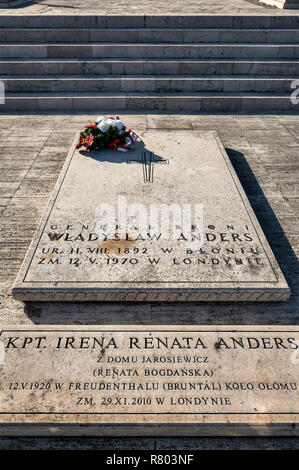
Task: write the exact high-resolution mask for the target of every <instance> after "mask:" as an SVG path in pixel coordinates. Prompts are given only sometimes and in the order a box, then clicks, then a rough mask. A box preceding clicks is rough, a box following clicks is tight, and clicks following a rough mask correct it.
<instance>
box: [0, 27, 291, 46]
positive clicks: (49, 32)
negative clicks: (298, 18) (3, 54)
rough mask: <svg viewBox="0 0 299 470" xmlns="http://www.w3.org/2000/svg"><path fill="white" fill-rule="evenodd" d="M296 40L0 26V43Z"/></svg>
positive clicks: (227, 32) (259, 33)
mask: <svg viewBox="0 0 299 470" xmlns="http://www.w3.org/2000/svg"><path fill="white" fill-rule="evenodd" d="M93 42H98V43H103V42H118V43H120V42H124V43H134V42H137V43H144V44H145V43H177V44H182V43H206V42H212V43H222V44H225V43H237V44H238V43H267V44H285V43H290V44H293V43H296V42H297V43H298V42H299V31H298V30H297V29H269V30H267V29H76V30H74V29H53V28H51V29H50V28H45V29H28V28H27V29H25V28H23V29H17V28H11V29H2V30H1V29H0V43H11V44H26V43H32V44H34V43H48V44H49V43H51V44H52V43H54V44H55V43H70V44H74V43H93Z"/></svg>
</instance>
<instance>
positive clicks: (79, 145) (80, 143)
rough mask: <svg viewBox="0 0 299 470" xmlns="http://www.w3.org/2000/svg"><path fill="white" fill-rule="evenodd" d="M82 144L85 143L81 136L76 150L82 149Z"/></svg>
mask: <svg viewBox="0 0 299 470" xmlns="http://www.w3.org/2000/svg"><path fill="white" fill-rule="evenodd" d="M82 142H83V139H82V137H81V135H80V138H79V142H78V143H77V145H76V149H78V148H80V147H81V145H82Z"/></svg>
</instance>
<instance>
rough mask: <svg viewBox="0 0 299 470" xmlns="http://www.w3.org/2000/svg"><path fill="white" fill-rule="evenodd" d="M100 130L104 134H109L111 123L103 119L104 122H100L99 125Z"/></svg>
mask: <svg viewBox="0 0 299 470" xmlns="http://www.w3.org/2000/svg"><path fill="white" fill-rule="evenodd" d="M98 129H100V131H102V132H104V133H105V132H107V131H108V129H109V123H108V121H106V120H105V119H102V121H101V122H100V124H99V125H98Z"/></svg>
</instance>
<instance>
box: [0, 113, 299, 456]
mask: <svg viewBox="0 0 299 470" xmlns="http://www.w3.org/2000/svg"><path fill="white" fill-rule="evenodd" d="M97 114H101V113H100V112H99V113H97ZM92 118H94V116H93V115H92V114H90V115H88V116H87V115H82V114H77V115H66V114H45V115H36V114H31V115H26V114H19V115H5V116H0V136H1V147H0V325H4V324H28V325H29V324H65V325H68V324H144V325H146V324H294V325H295V324H299V309H298V303H299V302H298V301H299V282H298V277H299V268H298V266H299V265H298V254H299V183H298V170H299V139H298V135H299V117H298V116H290V115H275V116H274V115H248V116H247V115H216V114H215V115H211V114H209V115H192V114H190V115H169V116H168V117H167V118H166V119H165V115H164V114H163V115H162V114H151V113H147V114H143V113H140V114H138V113H136V114H129V115H121V118H122V119H124V121H125V122H126V123H127V125H128V126H130V127H131V128H133V129H135V130H136V131H137V132H139V131H142V130H147V129H161V130H169V131H179V130H190V131H191V130H197V129H206V130H216V131H218V133H219V135H220V137H221V140H222V142H223V144H224V145H225V147H226V149H227V151H228V154H229V156H230V158H231V160H232V163H233V165H234V167H235V170H236V172H237V174H238V176H239V178H240V181H241V183H242V185H243V187H244V189H245V191H246V193H247V195H248V198H249V200H250V202H251V204H252V207H253V209H254V211H255V213H256V215H257V217H258V219H259V222H260V224H261V226H262V229H263V231H264V233H265V235H266V237H267V238H268V240H269V243H270V245H271V248H272V250H273V252H274V254H275V256H276V258H277V260H278V263H279V264H280V267H281V269H282V271H283V273H284V275H285V277H286V279H287V281H288V283H289V285H290V287H291V290H292V296H291V298H290V300H289V301H287V302H283V303H277V304H275V305H273V304H272V303H270V302H269V303H245V302H244V303H218V304H215V303H205V302H203V303H184V304H175V303H170V304H163V303H144V304H142V303H141V304H139V303H138V304H136V303H130V304H128V303H126V304H124V303H112V304H109V303H96V302H89V303H84V302H82V303H62V302H54V303H51V302H46V303H41V302H36V303H27V304H26V305H24V304H23V302H19V301H16V300H14V299H13V298H12V295H11V287H12V284H13V282H14V279H15V276H16V274H17V272H18V270H19V268H20V265H21V262H22V261H23V258H24V255H25V253H26V250H27V248H28V246H29V243H30V241H31V239H32V236H33V234H34V232H35V230H36V228H37V225H38V222H39V219H40V217H41V215H42V213H43V211H44V209H45V206H46V204H47V200H48V198H49V196H50V193H51V191H52V189H53V186H54V184H55V182H56V179H57V177H58V174H59V172H60V170H61V168H62V165H63V163H64V160H65V158H66V155H67V153H68V150H69V146H70V144H71V143H72V140H73V138H74V134H75V132H76V131H77V130H78V129H80V128H82V127H83V126H84V125H85V124H86V122H87V119H92ZM136 446H137V447H136ZM298 446H299V439H298V438H285V439H284V438H282V439H279V440H278V439H277V438H257V439H254V438H245V439H244V438H243V439H241V438H234V439H233V442H232V440H229V439H227V438H217V439H209V438H192V439H190V438H188V439H185V440H184V439H182V438H180V439H175V438H165V439H152V438H141V439H136V438H133V439H122V440H120V439H113V438H111V439H107V438H103V439H82V438H63V439H57V438H47V439H46V438H15V439H14V438H0V448H1V449H17V448H19V449H30V448H34V449H38V448H39V449H49V448H60V449H76V448H77V449H79V448H80V449H95V448H97V449H106V448H107V449H108V448H109V449H110V448H111V449H112V448H114V449H117V448H118V449H119V448H122V449H135V448H136V449H139V450H140V449H165V450H167V449H190V450H192V449H205V448H213V449H215V448H226V449H231V448H242V449H246V448H254V449H262V448H268V449H269V448H273V449H274V448H279V449H291V448H292V449H295V448H298Z"/></svg>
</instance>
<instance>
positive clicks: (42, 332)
mask: <svg viewBox="0 0 299 470" xmlns="http://www.w3.org/2000/svg"><path fill="white" fill-rule="evenodd" d="M0 345H1V357H0V359H1V361H0V362H1V363H0V435H7V436H12V435H22V434H24V435H26V436H29V435H39V436H41V435H53V436H54V435H113V436H121V435H122V436H123V435H140V433H142V435H188V436H192V435H231V436H232V435H238V436H241V435H248V436H250V435H298V434H299V426H298V423H299V392H298V384H299V368H298V361H299V354H298V352H299V327H298V326H277V325H276V326H233V327H232V326H222V325H221V326H199V325H198V326H177V325H176V326H159V325H155V326H154V325H151V326H73V325H71V326H60V325H57V326H48V325H47V326H41V325H39V326H31V325H26V326H7V327H4V326H3V327H1V335H0Z"/></svg>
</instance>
